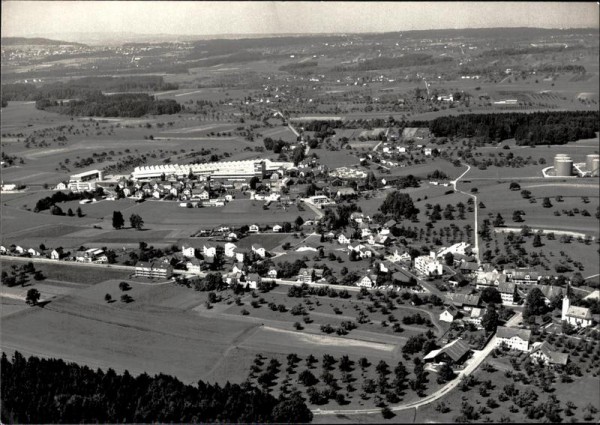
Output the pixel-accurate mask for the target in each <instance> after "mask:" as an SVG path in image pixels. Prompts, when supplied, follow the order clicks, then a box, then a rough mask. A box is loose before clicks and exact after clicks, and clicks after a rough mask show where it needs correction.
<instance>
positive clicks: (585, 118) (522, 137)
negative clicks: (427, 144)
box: [429, 111, 600, 145]
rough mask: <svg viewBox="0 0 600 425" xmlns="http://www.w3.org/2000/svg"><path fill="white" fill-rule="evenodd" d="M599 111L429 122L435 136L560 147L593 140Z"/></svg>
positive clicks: (470, 116) (476, 116)
mask: <svg viewBox="0 0 600 425" xmlns="http://www.w3.org/2000/svg"><path fill="white" fill-rule="evenodd" d="M599 122H600V120H599V113H598V111H569V112H565V111H562V112H535V113H530V114H527V113H508V114H466V115H458V116H446V117H439V118H436V119H434V120H433V121H430V122H429V130H430V131H431V132H432V133H433V134H434V135H435V136H436V137H480V138H482V139H483V140H484V141H488V142H490V141H496V142H499V141H500V140H504V139H511V138H515V140H516V142H517V144H518V145H562V144H565V143H568V142H573V141H575V140H578V139H586V138H592V137H596V132H597V131H599V125H600V124H599Z"/></svg>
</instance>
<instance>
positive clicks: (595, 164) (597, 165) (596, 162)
mask: <svg viewBox="0 0 600 425" xmlns="http://www.w3.org/2000/svg"><path fill="white" fill-rule="evenodd" d="M599 172H600V158H594V159H593V160H592V168H591V169H590V173H591V174H592V176H597V175H598V173H599Z"/></svg>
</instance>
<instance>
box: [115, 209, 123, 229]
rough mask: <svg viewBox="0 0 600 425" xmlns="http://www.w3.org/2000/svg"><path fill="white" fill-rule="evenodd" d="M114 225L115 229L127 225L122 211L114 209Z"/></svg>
mask: <svg viewBox="0 0 600 425" xmlns="http://www.w3.org/2000/svg"><path fill="white" fill-rule="evenodd" d="M112 225H113V227H114V228H115V229H122V228H123V226H124V225H125V219H123V214H121V211H113V216H112Z"/></svg>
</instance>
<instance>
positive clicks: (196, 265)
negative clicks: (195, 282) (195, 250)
mask: <svg viewBox="0 0 600 425" xmlns="http://www.w3.org/2000/svg"><path fill="white" fill-rule="evenodd" d="M200 266H201V263H200V260H198V259H197V258H190V259H189V260H188V262H187V263H185V268H186V269H187V271H188V272H190V273H196V274H199V273H200Z"/></svg>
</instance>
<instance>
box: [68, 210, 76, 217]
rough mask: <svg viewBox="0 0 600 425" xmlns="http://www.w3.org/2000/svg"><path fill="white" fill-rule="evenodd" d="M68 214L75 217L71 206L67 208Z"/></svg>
mask: <svg viewBox="0 0 600 425" xmlns="http://www.w3.org/2000/svg"><path fill="white" fill-rule="evenodd" d="M67 215H68V216H69V217H73V216H74V215H75V214H74V213H73V210H72V209H71V208H69V209H68V210H67Z"/></svg>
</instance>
